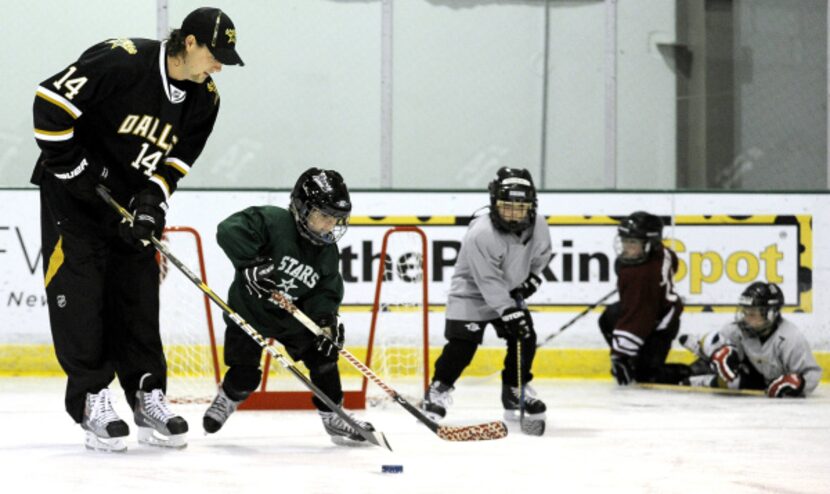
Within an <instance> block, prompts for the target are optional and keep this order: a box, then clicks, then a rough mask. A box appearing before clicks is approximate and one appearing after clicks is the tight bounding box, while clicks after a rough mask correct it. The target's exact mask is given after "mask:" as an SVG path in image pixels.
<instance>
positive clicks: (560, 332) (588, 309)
mask: <svg viewBox="0 0 830 494" xmlns="http://www.w3.org/2000/svg"><path fill="white" fill-rule="evenodd" d="M615 293H617V289H616V288H614V289H613V290H611V291H610V292H608V294H606V295H605V296H604V297H602V298H601V299H599V300H597V301H596V302H594V303H593V304H591V305H589V306H588V307H586V308H585V310H583V311H582V312H580V313H579V314H577V315H576V316H574V317H573V319H571V320H570V321H568V322H566V323H565V325H564V326H562V327H561V328H559V329H558V330H556V331H555V332H553V333H551V334H549V335H547V336H546V337H545V339H544V340H542V341H540V342H539V343H537V344H536V348H540V347H541V346H543V345H545V344H547V342H549V341H550V340H552V339H554V338H556V337H557V336H559V335H560V334H562V333H564V332H565V330H566V329H568V328H569V327H571V326H572V325H573V324H574V323H575V322H576V321H578V320H580V319H582V317H583V316H585V314H587V313H589V312H591V311H592V310H594V309H595V308H596V307H597V306H598V305H600V304H602V303H603V302H605V301H606V300H608V299H609V298H611V296H612V295H614V294H615Z"/></svg>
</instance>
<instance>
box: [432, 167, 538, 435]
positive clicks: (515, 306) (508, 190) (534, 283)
mask: <svg viewBox="0 0 830 494" xmlns="http://www.w3.org/2000/svg"><path fill="white" fill-rule="evenodd" d="M489 192H490V214H489V215H481V216H479V217H477V218H475V219H473V221H472V222H471V223H470V226H469V229H468V230H467V233H466V235H465V236H464V239H463V241H462V243H461V251H460V252H459V253H458V260H457V262H456V264H455V272H454V274H453V277H452V282H451V285H450V293H449V297H448V299H447V311H446V324H445V329H444V336H446V338H447V344H446V345H445V346H444V349H443V351H442V352H441V355H440V356H439V357H438V360H437V361H436V362H435V372H434V373H433V380H432V383H431V384H430V387H429V389H428V390H427V392H426V394H425V397H424V401H423V403H422V405H421V406H422V408H423V410H424V412H426V413H427V414H428V415H429V416H430V417H432V418H433V419H434V420H439V419H441V418H443V417H445V416H446V414H447V407H448V406H449V405H450V404H451V396H450V393H451V392H452V390H453V389H454V388H453V387H454V385H455V381H456V380H457V379H458V377H459V376H461V373H462V372H463V371H464V369H465V368H466V367H467V366H468V365H469V364H470V361H472V359H473V356H474V355H475V353H476V350H477V349H478V346H479V345H480V344H481V342H482V338H483V335H484V329H485V328H486V327H487V325H492V326H493V328H495V331H496V335H497V336H498V337H499V338H502V339H504V340H505V341H506V342H507V355H506V357H505V359H504V369H503V370H502V373H501V381H502V393H501V401H502V405H503V406H504V409H505V418H506V419H507V420H511V421H516V420H518V419H519V414H518V411H519V396H520V390H519V387H518V377H519V376H518V371H517V367H518V366H517V344H516V342H517V340H518V339H521V347H522V355H521V364H522V376H521V378H522V381H521V382H522V383H524V384H525V412H526V415H525V418H526V419H528V420H544V418H545V410H546V407H545V404H544V403H543V402H542V400H540V399H538V398H536V394H535V392H534V390H533V388H532V387H531V386H530V385H528V384H527V383H529V382H530V381H531V380H532V379H533V374H532V373H531V372H530V369H531V366H532V365H533V358H534V356H535V355H536V332H535V331H534V329H533V319H532V318H531V315H530V311H528V310H527V306H526V305H525V302H524V301H525V299H527V298H528V297H530V296H531V295H533V293H534V292H536V290H537V289H538V288H539V285H540V284H541V282H542V278H541V276H540V275H541V272H542V269H544V268H545V266H547V264H548V262H549V261H550V258H551V240H550V232H549V230H548V225H547V223H546V222H545V218H544V217H543V216H537V214H536V206H537V199H536V188H535V187H534V185H533V179H532V178H531V176H530V172H528V171H527V170H524V169H519V168H507V167H503V168H500V169H499V170H498V172H497V174H496V178H495V179H494V180H493V181H492V182H490V185H489Z"/></svg>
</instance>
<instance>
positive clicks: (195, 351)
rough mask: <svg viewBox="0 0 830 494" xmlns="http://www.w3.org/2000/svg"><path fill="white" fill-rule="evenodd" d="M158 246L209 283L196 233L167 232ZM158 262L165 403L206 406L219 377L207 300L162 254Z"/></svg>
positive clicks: (185, 230) (187, 229)
mask: <svg viewBox="0 0 830 494" xmlns="http://www.w3.org/2000/svg"><path fill="white" fill-rule="evenodd" d="M161 241H162V243H164V244H165V245H166V246H167V247H168V248H169V249H170V251H171V252H172V253H173V254H175V256H176V257H177V258H178V259H179V260H181V261H182V263H184V264H185V265H186V266H187V267H188V268H190V270H191V271H193V272H194V273H196V274H197V275H198V276H199V277H200V278H201V279H202V281H204V282H205V283H208V280H207V274H206V272H205V271H206V270H205V260H204V259H205V258H204V253H203V251H202V240H201V237H200V235H199V233H198V232H197V231H196V230H195V229H193V228H190V227H180V226H176V227H169V228H166V229H165V230H164V234H163V235H162V238H161ZM156 260H157V261H158V263H159V283H160V287H159V304H160V311H159V312H160V314H159V327H160V330H161V341H162V343H163V345H164V356H165V358H166V359H167V397H168V398H169V399H170V401H172V402H174V403H210V401H211V400H212V399H213V396H214V395H215V394H216V386H217V383H218V382H219V375H220V374H219V359H218V351H217V345H216V338H215V334H214V330H213V320H212V318H211V305H210V300H209V299H208V297H207V295H205V294H204V293H203V292H201V291H200V290H199V289H198V288H197V287H195V286H193V283H191V282H190V280H188V279H187V277H185V275H184V274H182V273H181V272H179V270H178V269H176V267H175V266H173V265H172V263H170V262H169V261H168V260H167V259H166V258H164V257H163V256H162V255H161V254H159V253H156Z"/></svg>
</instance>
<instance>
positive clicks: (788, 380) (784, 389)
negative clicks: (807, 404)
mask: <svg viewBox="0 0 830 494" xmlns="http://www.w3.org/2000/svg"><path fill="white" fill-rule="evenodd" d="M803 391H804V378H803V377H801V375H799V374H784V375H782V376H779V377H778V378H776V379H773V380H772V382H771V383H769V386H767V396H769V397H770V398H786V397H796V396H801V393H802V392H803Z"/></svg>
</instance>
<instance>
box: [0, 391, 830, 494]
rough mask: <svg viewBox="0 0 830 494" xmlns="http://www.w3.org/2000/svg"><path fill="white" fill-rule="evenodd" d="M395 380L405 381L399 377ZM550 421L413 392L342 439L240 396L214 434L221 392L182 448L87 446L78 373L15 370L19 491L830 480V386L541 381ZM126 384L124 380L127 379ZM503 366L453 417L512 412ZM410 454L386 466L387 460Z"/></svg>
mask: <svg viewBox="0 0 830 494" xmlns="http://www.w3.org/2000/svg"><path fill="white" fill-rule="evenodd" d="M391 384H393V386H394V383H391ZM534 384H535V387H536V389H537V391H538V392H539V397H540V398H542V399H543V400H544V401H545V402H546V403H547V405H548V424H547V425H548V427H547V431H546V432H545V435H544V436H542V437H531V436H525V435H522V434H521V432H520V431H519V429H518V427H516V426H511V427H510V435H509V436H508V437H507V438H505V439H502V440H498V441H490V442H480V443H450V442H445V441H442V440H441V439H439V438H438V437H436V436H435V435H433V434H432V433H431V432H429V430H427V429H426V428H425V427H424V426H423V425H421V424H419V423H418V422H416V421H415V419H414V418H413V417H412V416H410V415H409V414H408V413H407V412H405V411H404V410H403V409H402V408H400V407H398V406H391V407H387V408H385V409H372V410H368V411H366V412H362V411H361V412H357V413H358V415H359V416H360V417H362V418H367V419H369V420H370V421H372V422H373V423H374V424H375V426H376V427H377V428H378V429H380V430H382V431H383V432H385V433H386V435H387V438H388V439H389V442H390V443H391V445H392V447H393V448H394V450H395V451H394V452H391V453H390V452H388V451H386V450H383V449H380V448H376V447H371V448H345V447H338V446H335V445H333V444H332V443H331V442H330V441H329V438H328V436H327V435H326V434H325V432H324V431H323V427H322V425H321V423H320V420H319V418H318V417H317V414H316V413H315V412H309V411H303V412H237V413H236V414H234V415H233V416H232V417H231V418H230V420H229V421H228V423H227V424H226V425H225V427H224V429H222V430H221V431H220V432H219V433H217V434H214V435H211V436H205V435H204V433H203V432H202V429H201V417H202V413H203V411H204V409H205V407H206V406H207V405H177V406H175V407H174V409H175V410H176V411H178V412H179V413H181V414H182V415H183V416H184V417H185V418H186V419H187V420H188V421H189V423H190V427H191V432H190V434H189V446H188V447H187V448H186V449H185V450H182V451H170V450H161V449H157V448H151V447H146V446H140V445H139V444H138V443H137V442H136V439H135V433H136V428H135V426H134V425H133V422H132V415H131V414H130V413H129V410H128V409H127V405H126V402H125V400H124V397H123V394H122V393H121V392H120V389H119V390H118V393H116V395H117V397H118V402H117V403H116V410H117V411H118V412H119V414H120V415H121V417H122V418H124V419H125V420H127V422H128V423H129V424H130V425H131V436H130V438H129V440H128V447H129V450H128V452H127V453H125V454H106V453H95V452H91V451H87V450H85V449H84V447H83V434H82V431H81V428H80V427H79V426H77V425H75V424H74V423H73V422H72V421H71V419H70V418H69V416H68V415H66V413H65V412H64V411H63V386H64V381H63V380H62V379H35V378H6V379H0V396H2V399H0V471H2V472H3V476H2V479H3V481H4V482H3V485H4V488H3V492H15V491H16V490H17V489H13V488H18V489H22V488H25V489H27V491H29V492H45V491H46V489H50V490H54V491H55V492H61V493H65V492H82V491H83V492H102V493H110V492H111V493H113V494H115V493H123V492H142V493H152V492H172V493H190V492H193V493H204V494H206V493H214V492H217V493H218V492H222V493H228V492H234V493H243V492H245V493H247V492H254V491H257V492H282V493H292V494H294V493H325V494H334V493H342V492H346V493H349V492H366V493H387V494H393V493H399V492H436V493H442V492H453V493H463V494H473V493H476V494H477V493H516V494H518V493H521V492H522V491H523V490H527V491H528V492H542V493H560V492H610V493H614V494H618V493H625V492H653V493H664V492H678V493H683V492H689V493H695V494H709V493H712V492H729V493H747V492H765V493H766V492H785V493H795V492H799V493H800V492H814V493H820V492H823V493H826V492H830V390H828V389H827V388H825V386H826V385H822V386H819V389H818V390H817V393H816V394H815V395H814V396H812V397H810V398H807V399H798V400H770V399H766V398H758V397H736V396H721V395H709V394H699V393H682V392H672V391H654V390H644V389H630V388H625V389H623V388H618V387H617V386H616V385H614V384H612V383H611V382H610V381H560V380H552V381H537V382H535V383H534ZM116 389H118V388H117V385H114V386H113V390H114V391H115V390H116ZM499 395H500V385H499V383H498V382H496V381H495V380H490V381H487V380H481V379H479V380H475V379H469V380H464V379H462V380H460V381H459V382H458V383H457V389H456V392H455V393H454V395H453V397H454V400H455V404H454V405H453V407H452V408H451V409H450V412H449V416H448V419H449V421H448V423H451V424H454V425H455V424H468V423H477V422H485V421H490V420H494V419H498V418H501V414H502V411H501V404H500V402H499ZM383 464H396V465H403V466H404V473H403V474H391V475H390V474H382V473H381V465H383Z"/></svg>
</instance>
